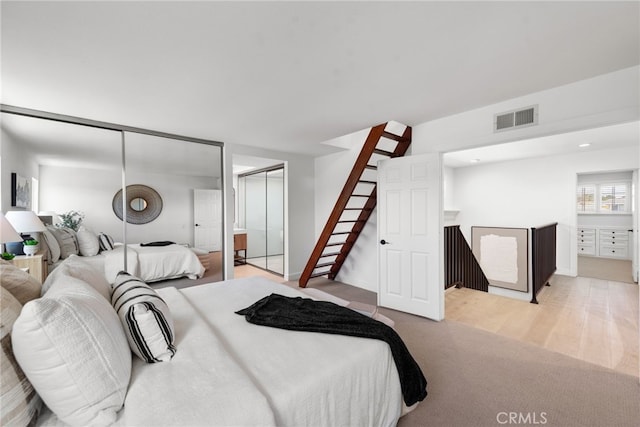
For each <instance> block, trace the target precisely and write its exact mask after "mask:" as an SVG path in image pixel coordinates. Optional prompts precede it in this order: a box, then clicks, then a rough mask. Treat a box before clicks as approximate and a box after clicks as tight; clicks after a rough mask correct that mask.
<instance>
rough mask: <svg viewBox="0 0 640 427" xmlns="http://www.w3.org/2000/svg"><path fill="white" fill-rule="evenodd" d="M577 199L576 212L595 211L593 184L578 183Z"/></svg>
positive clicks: (594, 187) (594, 188)
mask: <svg viewBox="0 0 640 427" xmlns="http://www.w3.org/2000/svg"><path fill="white" fill-rule="evenodd" d="M577 200H578V212H595V211H596V186H595V184H585V185H578V192H577Z"/></svg>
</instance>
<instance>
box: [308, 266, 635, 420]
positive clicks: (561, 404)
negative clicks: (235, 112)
mask: <svg viewBox="0 0 640 427" xmlns="http://www.w3.org/2000/svg"><path fill="white" fill-rule="evenodd" d="M309 286H310V287H317V288H320V289H323V290H324V291H326V292H329V293H332V294H334V295H336V296H339V297H341V298H345V299H352V300H359V301H362V302H366V303H372V302H374V303H375V294H374V293H373V292H367V291H363V290H361V289H358V288H354V287H352V286H348V285H342V284H339V283H336V282H330V281H327V280H324V279H314V280H312V281H311V282H310V285H309ZM381 312H382V313H383V314H384V315H386V316H388V317H390V318H391V319H393V320H394V321H395V322H396V330H397V331H398V333H399V334H400V336H401V337H402V339H403V340H404V341H405V343H406V344H407V347H408V348H409V350H410V351H411V353H412V354H413V356H414V358H415V359H416V361H417V362H418V364H419V365H420V366H421V367H422V370H423V372H424V374H425V376H426V378H427V381H428V393H429V395H428V396H427V398H426V399H425V400H424V401H423V402H422V403H421V404H420V405H418V407H417V408H416V409H415V410H414V411H413V412H412V413H410V414H408V415H406V416H405V417H403V418H401V419H400V422H399V423H398V426H399V427H413V426H416V427H418V426H420V427H428V426H438V427H441V426H453V427H466V426H469V427H472V426H473V427H482V426H500V425H513V424H517V425H545V426H553V427H555V426H558V427H573V426H575V427H585V426H594V427H595V426H598V427H600V426H618V427H626V426H629V427H631V426H637V425H638V420H640V384H639V383H638V378H637V377H632V376H629V375H624V374H619V373H616V372H614V371H612V370H609V369H606V368H602V367H599V366H596V365H592V364H589V363H587V362H582V361H580V360H577V359H574V358H571V357H568V356H564V355H562V354H559V353H555V352H551V351H547V350H544V349H541V348H539V347H535V346H533V345H529V344H525V343H521V342H519V341H515V340H512V339H510V338H505V337H500V336H498V335H495V334H491V333H489V332H485V331H481V330H479V329H475V328H472V327H469V326H466V325H463V324H461V323H456V322H452V321H443V322H434V321H430V320H427V319H424V318H421V317H418V316H412V315H409V314H406V313H401V312H397V311H393V310H387V309H381ZM509 417H511V419H512V420H515V421H517V422H511V423H505V420H506V421H508V420H509ZM514 417H515V418H514Z"/></svg>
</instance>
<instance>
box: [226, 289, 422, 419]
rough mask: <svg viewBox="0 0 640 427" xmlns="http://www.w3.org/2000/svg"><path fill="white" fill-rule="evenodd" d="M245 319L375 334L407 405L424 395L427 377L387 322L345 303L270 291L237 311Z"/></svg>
mask: <svg viewBox="0 0 640 427" xmlns="http://www.w3.org/2000/svg"><path fill="white" fill-rule="evenodd" d="M236 314H240V315H242V316H245V318H246V319H247V321H248V322H250V323H254V324H256V325H262V326H271V327H274V328H280V329H289V330H293V331H309V332H323V333H327V334H338V335H349V336H354V337H362V338H374V339H378V340H382V341H385V342H386V343H387V344H389V347H390V348H391V354H392V355H393V360H394V361H395V365H396V368H397V370H398V375H399V377H400V388H401V389H402V396H403V397H404V402H405V403H406V404H407V406H411V405H413V404H414V403H416V402H420V401H421V400H423V399H424V398H425V397H426V396H427V380H426V379H425V377H424V375H423V374H422V371H421V370H420V366H418V364H417V363H416V361H415V360H414V359H413V357H412V356H411V354H410V353H409V350H408V349H407V347H406V346H405V344H404V342H403V341H402V338H400V336H399V335H398V334H397V333H396V331H394V330H393V329H392V328H390V327H389V326H387V325H385V324H384V323H382V322H379V321H377V320H375V319H372V318H370V317H367V316H365V315H363V314H360V313H358V312H356V311H353V310H351V309H349V308H346V307H341V306H339V305H336V304H334V303H331V302H326V301H314V300H311V299H307V298H301V297H296V298H291V297H285V296H283V295H278V294H271V295H269V296H268V297H264V298H262V299H261V300H259V301H257V302H256V303H254V304H253V305H251V306H250V307H247V308H245V309H243V310H240V311H236Z"/></svg>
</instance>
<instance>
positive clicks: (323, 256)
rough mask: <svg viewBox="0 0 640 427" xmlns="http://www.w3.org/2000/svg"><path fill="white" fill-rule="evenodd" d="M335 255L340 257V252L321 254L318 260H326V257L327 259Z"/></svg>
mask: <svg viewBox="0 0 640 427" xmlns="http://www.w3.org/2000/svg"><path fill="white" fill-rule="evenodd" d="M336 255H340V252H329V253H326V254H321V255H320V258H326V257H329V256H336Z"/></svg>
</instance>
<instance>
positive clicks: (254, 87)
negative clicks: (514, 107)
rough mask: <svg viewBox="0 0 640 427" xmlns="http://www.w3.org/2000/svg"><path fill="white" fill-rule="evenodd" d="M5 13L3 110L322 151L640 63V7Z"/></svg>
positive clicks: (352, 5)
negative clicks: (360, 135)
mask: <svg viewBox="0 0 640 427" xmlns="http://www.w3.org/2000/svg"><path fill="white" fill-rule="evenodd" d="M0 8H1V12H2V13H1V15H2V16H1V36H2V51H1V59H2V69H1V74H0V77H1V83H2V94H1V101H2V103H4V104H9V105H15V106H20V107H26V108H34V109H39V110H44V111H51V112H56V113H61V114H68V115H73V116H79V117H84V118H89V119H94V120H101V121H106V122H113V123H119V124H123V125H129V126H136V127H142V128H148V129H154V130H158V131H164V132H169V133H176V134H182V135H187V136H192V137H199V138H205V139H211V140H218V141H223V142H230V143H239V144H246V145H254V146H261V147H269V148H273V149H276V150H282V151H290V152H299V153H307V154H311V155H318V154H322V153H326V152H329V150H335V147H329V146H326V145H323V144H321V142H323V141H327V140H330V139H333V138H336V137H339V136H342V135H346V134H349V133H352V132H355V131H358V130H360V129H364V128H367V127H370V126H372V125H375V124H378V123H381V122H385V121H389V120H396V121H399V122H401V123H405V124H407V125H416V124H419V123H423V122H426V121H429V120H432V119H435V118H439V117H444V116H447V115H451V114H454V113H459V112H463V111H468V110H470V109H474V108H477V107H480V106H484V105H488V104H492V103H496V102H499V101H503V100H507V99H511V98H514V97H518V96H522V95H525V94H528V93H532V92H536V91H540V90H543V89H547V88H551V87H556V86H559V85H563V84H566V83H569V82H573V81H577V80H581V79H585V78H589V77H593V76H596V75H600V74H604V73H608V72H611V71H615V70H619V69H622V68H626V67H630V66H634V65H637V64H638V63H639V62H640V60H639V57H640V41H639V40H640V33H639V23H638V22H639V19H640V18H639V17H640V3H639V2H611V1H606V2H592V1H584V2H580V1H571V2H419V1H418V2H364V1H360V2H306V1H303V2H263V1H261V2H212V1H200V2H186V3H185V2H167V1H156V2H56V1H47V2H12V1H2V2H1V3H0Z"/></svg>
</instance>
